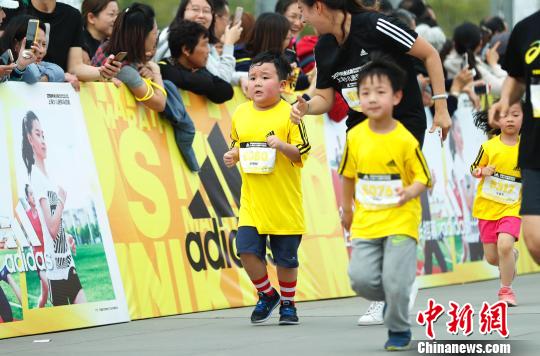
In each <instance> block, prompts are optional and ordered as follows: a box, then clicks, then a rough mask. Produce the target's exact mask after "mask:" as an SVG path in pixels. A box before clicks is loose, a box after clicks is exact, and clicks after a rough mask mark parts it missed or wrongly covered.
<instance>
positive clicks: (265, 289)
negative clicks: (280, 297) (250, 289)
mask: <svg viewBox="0 0 540 356" xmlns="http://www.w3.org/2000/svg"><path fill="white" fill-rule="evenodd" d="M251 282H252V283H253V285H254V286H255V288H257V292H260V293H264V294H266V295H268V296H272V295H274V293H275V290H274V288H272V284H270V280H269V279H268V275H267V274H265V275H264V277H262V278H259V279H256V280H253V279H252V280H251Z"/></svg>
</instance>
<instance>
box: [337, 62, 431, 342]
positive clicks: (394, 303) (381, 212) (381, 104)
mask: <svg viewBox="0 0 540 356" xmlns="http://www.w3.org/2000/svg"><path fill="white" fill-rule="evenodd" d="M404 80H405V73H404V71H403V69H401V68H400V67H399V66H398V65H397V64H395V63H394V62H392V61H391V60H390V59H389V58H386V57H381V56H373V58H372V61H371V62H370V63H369V64H367V65H366V66H365V68H363V69H362V71H361V72H360V74H359V77H358V86H359V97H360V104H361V107H362V111H363V112H364V113H365V114H366V115H367V117H368V119H367V120H365V121H363V122H362V123H360V124H358V125H356V126H355V127H353V128H352V129H351V130H349V132H348V133H347V146H346V149H345V152H344V154H343V159H342V162H341V166H340V174H341V175H342V176H343V188H342V189H343V214H342V217H341V223H342V225H343V227H344V228H345V229H346V230H350V231H351V242H352V248H353V250H352V254H351V261H350V265H349V278H350V279H351V286H352V289H353V290H354V291H355V292H356V293H357V294H358V295H360V296H362V297H364V298H366V299H368V300H372V301H375V300H377V301H380V300H384V301H385V302H386V310H385V313H384V324H385V325H386V327H387V328H388V340H387V341H386V343H385V345H384V347H385V349H386V350H389V351H395V350H405V349H408V348H409V347H410V343H411V325H410V322H409V309H408V304H409V298H410V291H411V287H412V285H413V283H414V279H415V276H416V246H417V242H418V228H419V226H420V221H421V217H422V214H421V213H422V208H421V205H420V198H419V196H420V194H421V193H422V192H423V191H424V190H425V189H426V187H429V186H430V185H431V177H430V173H429V172H430V171H429V169H428V167H427V164H426V161H425V159H424V156H423V154H422V151H421V150H420V145H419V143H418V141H417V139H416V138H414V136H413V135H412V134H411V133H410V132H409V131H408V130H407V129H406V128H405V127H404V126H403V124H401V123H400V122H399V121H397V120H395V119H394V118H393V117H392V112H393V109H394V107H395V106H396V105H398V104H399V102H400V100H401V98H402V95H403V92H402V88H403V83H404ZM353 201H354V206H355V208H354V212H353V209H352V206H353Z"/></svg>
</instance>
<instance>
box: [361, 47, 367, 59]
mask: <svg viewBox="0 0 540 356" xmlns="http://www.w3.org/2000/svg"><path fill="white" fill-rule="evenodd" d="M367 55H368V53H367V52H366V50H365V49H363V48H362V51H361V52H360V57H363V56H367Z"/></svg>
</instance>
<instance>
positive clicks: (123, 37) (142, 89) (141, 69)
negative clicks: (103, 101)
mask: <svg viewBox="0 0 540 356" xmlns="http://www.w3.org/2000/svg"><path fill="white" fill-rule="evenodd" d="M157 35H158V32H157V24H156V20H155V14H154V10H153V9H152V8H151V7H150V6H148V5H144V4H138V3H133V4H131V5H130V6H129V7H127V8H126V9H125V10H124V11H122V13H120V15H118V17H117V18H116V21H115V22H114V28H113V33H112V36H111V39H110V40H109V41H107V42H105V43H103V44H102V45H101V46H100V47H99V48H98V50H97V51H96V54H95V56H94V58H92V65H94V66H100V65H103V64H104V63H105V62H106V61H108V60H109V59H108V58H109V57H108V56H110V55H118V54H119V53H120V52H126V56H125V58H123V59H122V61H123V62H122V69H121V70H120V72H119V73H118V75H117V78H118V79H119V80H121V81H122V82H123V83H124V84H126V85H127V86H128V88H129V89H130V90H131V92H132V93H133V95H134V96H135V100H137V101H139V102H142V103H143V104H144V105H145V106H146V107H147V108H149V109H152V110H154V111H157V112H162V111H163V110H165V102H166V100H167V94H166V92H165V89H164V88H163V80H162V78H161V72H160V70H159V66H158V65H157V63H154V62H152V61H151V58H152V57H153V56H154V54H155V52H156V41H157Z"/></svg>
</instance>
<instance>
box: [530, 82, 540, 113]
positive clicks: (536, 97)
mask: <svg viewBox="0 0 540 356" xmlns="http://www.w3.org/2000/svg"><path fill="white" fill-rule="evenodd" d="M531 104H532V110H533V117H534V118H537V119H540V84H531Z"/></svg>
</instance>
